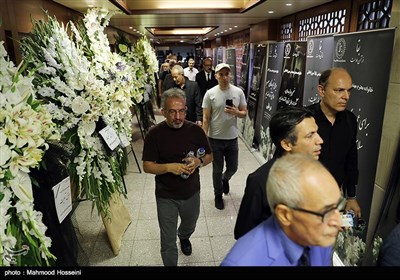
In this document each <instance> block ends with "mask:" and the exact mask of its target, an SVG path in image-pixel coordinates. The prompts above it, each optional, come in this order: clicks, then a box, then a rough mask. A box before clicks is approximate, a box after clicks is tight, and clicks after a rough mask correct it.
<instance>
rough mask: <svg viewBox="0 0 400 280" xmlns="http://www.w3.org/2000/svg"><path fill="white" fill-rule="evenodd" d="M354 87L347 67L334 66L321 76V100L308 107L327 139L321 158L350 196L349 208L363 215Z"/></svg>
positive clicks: (319, 89)
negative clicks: (350, 107)
mask: <svg viewBox="0 0 400 280" xmlns="http://www.w3.org/2000/svg"><path fill="white" fill-rule="evenodd" d="M352 89H353V85H352V78H351V76H350V74H349V73H348V72H347V70H346V69H344V68H331V69H329V70H326V71H324V72H323V73H322V74H321V77H320V78H319V84H318V93H319V95H320V98H321V101H320V103H317V104H313V105H311V106H309V107H308V108H309V109H310V110H311V111H313V112H314V115H315V120H316V122H317V125H318V133H319V134H320V135H321V137H322V139H323V140H324V143H323V144H322V151H321V155H320V158H319V160H320V161H321V162H322V163H323V164H324V165H325V166H326V167H327V168H328V170H329V171H330V172H331V173H332V175H333V176H334V177H335V179H336V181H337V183H338V185H339V186H341V188H342V191H343V192H344V194H345V195H346V196H347V205H346V210H350V209H351V210H353V211H354V212H355V214H356V216H357V217H361V208H360V206H359V204H358V202H357V199H356V185H357V183H358V155H357V143H356V140H357V119H356V116H355V115H354V114H353V113H352V112H350V111H349V110H347V109H346V106H347V102H348V101H349V98H350V92H351V90H352Z"/></svg>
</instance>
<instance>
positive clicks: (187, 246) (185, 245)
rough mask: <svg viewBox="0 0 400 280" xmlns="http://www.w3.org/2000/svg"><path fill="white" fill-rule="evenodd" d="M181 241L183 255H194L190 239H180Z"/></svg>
mask: <svg viewBox="0 0 400 280" xmlns="http://www.w3.org/2000/svg"><path fill="white" fill-rule="evenodd" d="M179 240H180V241H181V250H182V253H183V254H184V255H186V256H190V255H191V254H192V243H190V240H189V239H180V238H179Z"/></svg>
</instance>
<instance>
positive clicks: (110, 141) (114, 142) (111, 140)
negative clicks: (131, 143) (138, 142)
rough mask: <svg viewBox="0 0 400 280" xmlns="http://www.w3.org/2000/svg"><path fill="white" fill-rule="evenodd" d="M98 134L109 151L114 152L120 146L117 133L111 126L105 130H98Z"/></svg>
mask: <svg viewBox="0 0 400 280" xmlns="http://www.w3.org/2000/svg"><path fill="white" fill-rule="evenodd" d="M99 133H100V135H101V136H102V137H103V139H104V141H106V143H107V146H108V147H109V148H110V150H111V151H114V149H115V148H116V147H118V145H119V144H120V140H119V138H118V135H117V132H116V131H115V129H114V128H112V127H111V126H109V125H107V126H106V127H105V128H103V129H102V130H100V131H99Z"/></svg>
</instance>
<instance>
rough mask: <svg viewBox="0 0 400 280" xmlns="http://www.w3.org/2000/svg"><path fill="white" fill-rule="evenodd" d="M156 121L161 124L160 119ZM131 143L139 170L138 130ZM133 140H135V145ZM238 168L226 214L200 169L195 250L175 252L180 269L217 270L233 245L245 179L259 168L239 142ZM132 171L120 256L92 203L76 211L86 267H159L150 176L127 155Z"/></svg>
mask: <svg viewBox="0 0 400 280" xmlns="http://www.w3.org/2000/svg"><path fill="white" fill-rule="evenodd" d="M156 118H157V120H158V121H160V120H163V118H162V117H161V116H159V115H157V116H156ZM134 129H135V130H136V132H137V133H136V134H137V135H136V136H137V137H133V138H134V139H133V149H134V151H135V155H136V157H137V159H138V162H139V166H140V169H142V161H141V156H142V148H143V139H142V137H141V136H140V132H139V131H140V130H139V128H138V127H137V126H135V128H134ZM135 138H136V139H135ZM239 151H240V152H239V168H238V171H237V173H236V174H235V175H234V176H233V178H232V179H231V181H230V185H231V190H230V193H229V194H228V195H224V203H225V209H224V210H222V211H221V210H218V209H216V208H215V207H214V193H213V186H212V165H211V164H210V165H208V166H206V167H204V168H202V169H201V173H200V178H201V209H200V217H199V219H198V222H197V227H196V230H195V232H194V234H193V235H192V237H191V238H190V240H191V242H192V246H193V253H192V255H191V256H185V255H183V254H182V252H181V251H180V246H179V241H177V246H178V252H179V260H178V265H179V266H218V265H219V264H220V263H221V261H222V259H223V258H224V257H225V255H226V254H227V252H228V251H229V249H230V248H231V247H232V245H233V244H234V242H235V240H234V238H233V228H234V225H235V221H236V216H237V212H238V209H239V205H240V201H241V198H242V196H243V191H244V187H245V182H246V178H247V175H248V174H249V173H251V172H252V171H254V170H255V169H256V168H258V167H259V166H260V163H259V160H258V159H257V158H258V157H257V155H255V154H254V153H252V152H251V151H250V150H249V148H248V146H247V145H245V144H244V143H243V142H242V140H240V141H239ZM129 157H130V165H129V167H128V172H127V174H126V176H125V182H126V186H127V190H128V199H127V200H124V205H125V206H126V207H127V208H128V209H129V212H130V215H131V218H132V222H131V224H130V225H129V227H128V228H127V230H126V232H125V234H124V236H123V240H122V245H121V250H120V252H119V254H118V255H117V256H115V255H114V254H113V252H112V250H111V247H110V245H109V241H108V236H107V234H106V231H105V228H104V225H103V221H102V219H101V218H100V217H99V216H98V215H97V211H96V210H95V211H94V212H93V214H91V203H90V202H81V203H80V204H79V206H78V207H77V209H76V211H75V218H76V222H77V229H78V231H77V236H78V240H79V242H80V244H81V245H82V247H83V249H84V251H85V253H86V255H87V257H88V259H89V264H88V265H89V266H162V265H163V264H162V260H161V255H160V233H159V227H158V222H157V214H156V203H155V195H154V189H155V187H154V175H152V174H147V173H144V172H143V170H142V172H141V173H140V172H139V168H138V166H137V164H136V162H135V160H134V157H133V153H130V155H129Z"/></svg>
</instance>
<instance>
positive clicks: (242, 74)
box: [238, 44, 250, 97]
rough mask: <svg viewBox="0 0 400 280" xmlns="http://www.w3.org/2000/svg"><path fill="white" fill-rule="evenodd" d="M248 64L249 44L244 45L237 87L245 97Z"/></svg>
mask: <svg viewBox="0 0 400 280" xmlns="http://www.w3.org/2000/svg"><path fill="white" fill-rule="evenodd" d="M249 62H250V44H245V45H244V51H243V57H242V64H241V66H240V81H239V84H238V87H240V88H241V89H242V90H243V92H244V94H245V95H246V97H247V85H248V77H249Z"/></svg>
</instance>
